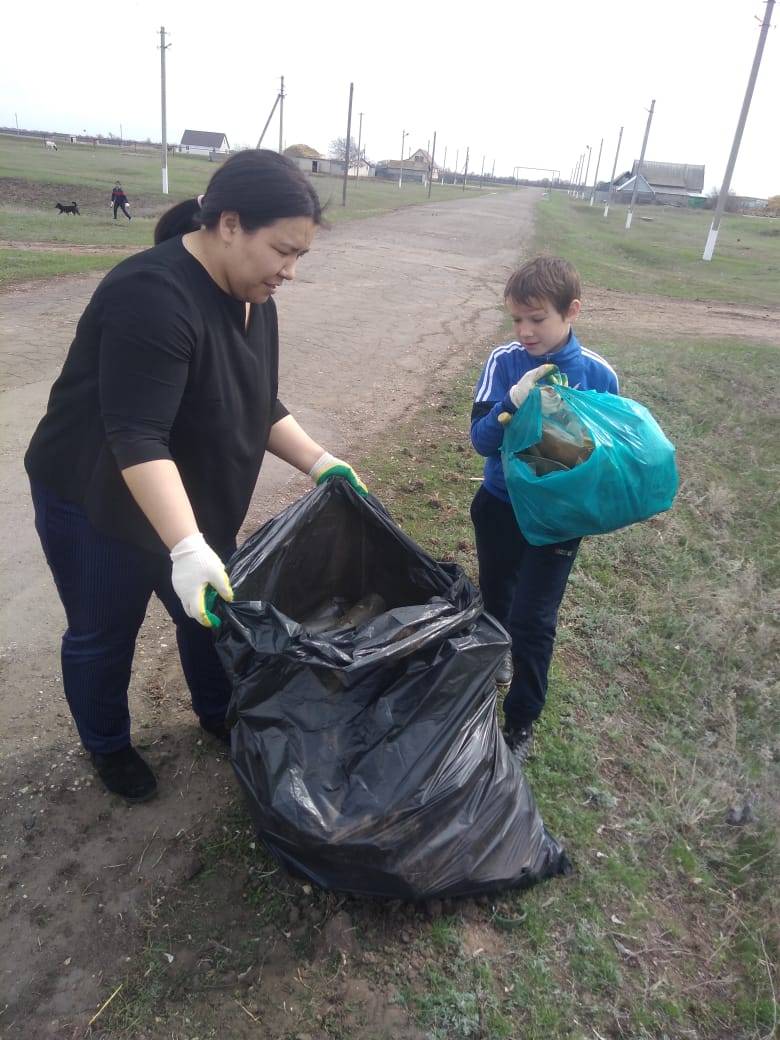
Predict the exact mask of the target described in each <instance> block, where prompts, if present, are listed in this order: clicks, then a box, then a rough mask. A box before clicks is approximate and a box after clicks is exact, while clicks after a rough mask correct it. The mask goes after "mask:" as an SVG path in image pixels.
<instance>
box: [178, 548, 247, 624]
mask: <svg viewBox="0 0 780 1040" xmlns="http://www.w3.org/2000/svg"><path fill="white" fill-rule="evenodd" d="M171 559H172V560H173V571H172V573H171V582H172V584H173V588H174V590H175V592H176V595H177V596H178V597H179V599H180V600H181V601H182V604H183V606H184V610H185V612H186V614H187V616H188V617H191V618H194V619H195V620H196V621H198V622H200V624H201V625H203V626H204V627H205V628H215V627H217V625H218V624H219V619H218V618H216V617H215V616H214V615H213V614H211V613H210V612H209V611H208V610H207V609H206V587H207V586H208V585H211V586H213V588H215V589H216V590H217V592H218V593H219V595H220V596H221V597H222V598H223V599H225V600H227V601H228V603H232V602H233V590H232V589H231V587H230V580H229V579H228V576H227V573H226V572H225V565H224V564H223V563H222V560H220V558H219V556H217V554H216V553H215V552H214V550H213V549H211V548H210V547H209V546H208V545H207V544H206V539H205V538H204V537H203V535H202V534H201V533H200V532H198V534H189V535H187V537H186V538H182V540H181V541H180V542H177V543H176V545H174V547H173V549H171ZM215 622H216V624H215Z"/></svg>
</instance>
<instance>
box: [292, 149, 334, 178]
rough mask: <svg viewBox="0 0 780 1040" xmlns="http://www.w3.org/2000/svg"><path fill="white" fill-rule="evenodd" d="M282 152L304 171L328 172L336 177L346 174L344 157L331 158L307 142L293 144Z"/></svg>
mask: <svg viewBox="0 0 780 1040" xmlns="http://www.w3.org/2000/svg"><path fill="white" fill-rule="evenodd" d="M282 154H283V155H286V156H287V158H288V159H292V161H293V162H294V163H295V165H296V166H297V167H298V169H299V170H303V172H304V173H327V174H331V176H336V177H339V176H343V175H344V160H343V159H330V158H328V157H327V156H325V155H322V154H321V153H320V152H318V151H317V149H316V148H310V147H309V145H307V144H291V145H290V147H289V148H285V150H284V152H283V153H282Z"/></svg>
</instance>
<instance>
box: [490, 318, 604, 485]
mask: <svg viewBox="0 0 780 1040" xmlns="http://www.w3.org/2000/svg"><path fill="white" fill-rule="evenodd" d="M546 364H553V365H557V366H558V368H559V369H560V370H561V372H564V373H565V374H566V376H567V377H568V380H569V386H571V387H574V388H575V389H578V390H599V391H601V392H603V393H610V394H616V393H618V392H619V388H618V378H617V374H616V372H615V370H614V369H613V368H612V367H611V366H610V365H609V363H608V362H607V361H605V360H604V358H603V357H601V355H599V354H596V353H594V351H592V350H588V348H587V347H583V346H581V344H580V342H579V340H578V339H577V337H576V336H575V335H574V333H573V332H572V333H571V334H570V335H569V339H568V341H567V342H566V344H565V346H563V347H561V348H560V349H559V350H556V351H555V353H554V354H545V355H544V356H542V357H532V356H531V355H530V354H529V353H528V352H527V351H526V349H525V347H523V346H522V344H520V343H506V344H504V346H502V347H496V348H495V350H494V351H493V353H492V354H491V355H490V357H489V358H488V359H487V361H486V362H485V367H484V368H483V369H482V374H481V376H480V377H479V381H478V383H477V389H476V390H475V392H474V406H473V408H472V410H471V443H472V444H473V445H474V447H475V449H476V450H477V451H478V452H479V454H480V455H485V456H487V458H486V460H485V472H484V484H483V486H484V488H485V490H486V491H489V492H490V493H491V494H492V495H495V496H496V498H500V499H501V500H502V501H504V502H508V501H509V495H508V494H507V490H506V482H505V480H504V471H503V469H502V467H501V454H500V448H501V441H502V440H503V437H504V427H503V426H502V425H501V423H500V422H499V421H498V417H499V415H500V414H501V413H502V412H509V413H510V414H512V415H513V414H514V413H515V412H516V411H517V409H516V408H515V406H514V405H513V404H512V401H511V399H510V397H509V391H510V389H511V388H512V387H513V386H514V385H515V383H516V382H517V381H518V380H519V379H521V378H522V376H524V375H525V374H526V372H530V371H531V369H533V368H538V367H539V365H546Z"/></svg>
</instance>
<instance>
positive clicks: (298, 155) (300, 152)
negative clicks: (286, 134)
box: [284, 144, 325, 159]
mask: <svg viewBox="0 0 780 1040" xmlns="http://www.w3.org/2000/svg"><path fill="white" fill-rule="evenodd" d="M284 155H287V156H289V158H290V159H324V158H325V156H324V155H321V154H320V153H319V152H318V151H317V149H316V148H310V147H309V145H307V144H291V145H290V147H289V148H285V150H284Z"/></svg>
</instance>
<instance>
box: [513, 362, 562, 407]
mask: <svg viewBox="0 0 780 1040" xmlns="http://www.w3.org/2000/svg"><path fill="white" fill-rule="evenodd" d="M556 367H557V366H556V365H539V367H538V368H532V369H531V371H530V372H526V374H525V375H524V376H523V378H522V379H521V380H519V382H517V383H515V385H514V386H513V387H512V388H511V390H510V391H509V400H510V401H511V402H512V404H513V405H514V406H515V408H521V407H522V406H523V404H524V403H525V400H526V398H527V397H528V395H529V394H530V393H531V391H532V390H533V388H534V387H535V386H536V384H537V383H538V382H539V380H540V379H544V377H545V376H546V375H548V374H549V373H550V372H552V370H553V369H554V368H556Z"/></svg>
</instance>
